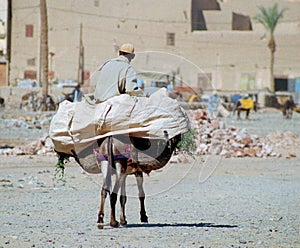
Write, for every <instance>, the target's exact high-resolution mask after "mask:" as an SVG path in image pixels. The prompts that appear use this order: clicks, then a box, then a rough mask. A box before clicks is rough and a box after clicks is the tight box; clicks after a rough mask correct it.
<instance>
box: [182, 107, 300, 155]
mask: <svg viewBox="0 0 300 248" xmlns="http://www.w3.org/2000/svg"><path fill="white" fill-rule="evenodd" d="M188 115H189V118H190V121H191V127H192V129H194V130H195V131H196V137H195V140H196V147H197V150H196V153H197V154H199V155H206V154H212V155H221V156H223V157H226V158H229V157H259V158H265V157H280V156H281V154H280V153H276V152H274V150H273V147H274V146H277V145H280V146H282V145H283V144H285V146H286V147H288V146H293V145H298V146H299V145H300V139H299V137H298V135H297V134H293V133H291V132H284V133H282V132H279V131H277V132H275V133H274V134H273V133H272V134H269V135H267V136H266V137H265V138H259V137H258V136H256V135H251V134H249V133H248V132H247V130H246V129H245V128H244V129H238V128H236V127H233V126H229V127H226V125H225V123H224V122H223V121H222V119H218V118H217V119H213V120H211V119H209V118H208V116H207V113H206V112H205V111H204V110H194V111H189V112H188ZM295 156H296V155H294V154H289V155H288V156H287V157H295Z"/></svg>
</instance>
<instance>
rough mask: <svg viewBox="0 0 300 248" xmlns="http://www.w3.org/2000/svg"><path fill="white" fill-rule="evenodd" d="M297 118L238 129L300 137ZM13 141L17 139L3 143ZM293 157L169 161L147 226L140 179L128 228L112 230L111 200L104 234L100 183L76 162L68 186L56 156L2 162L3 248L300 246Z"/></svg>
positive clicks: (157, 182) (298, 161)
mask: <svg viewBox="0 0 300 248" xmlns="http://www.w3.org/2000/svg"><path fill="white" fill-rule="evenodd" d="M268 115H272V114H268ZM299 116H300V115H299ZM299 116H296V117H295V119H293V120H289V121H286V120H285V121H286V122H284V121H283V120H282V119H281V116H277V118H278V119H277V121H275V122H270V121H268V120H266V119H265V116H264V115H263V114H262V113H258V114H257V115H253V116H252V120H250V121H240V122H237V121H234V120H231V122H232V123H233V124H235V125H238V126H241V127H247V126H249V127H250V128H252V129H253V131H255V130H256V131H257V132H259V133H261V135H262V134H263V133H266V132H268V133H269V131H270V130H273V129H274V128H275V127H277V125H278V123H284V124H282V125H278V127H279V128H282V129H281V130H283V129H286V130H291V131H293V132H295V133H297V132H298V133H299V132H300V130H299ZM270 123H271V124H270ZM249 124H254V125H249ZM258 125H259V126H260V128H259V127H258ZM270 125H271V126H270ZM272 125H273V126H272ZM297 125H298V126H297ZM27 132H28V130H27ZM33 132H35V131H33ZM39 132H40V131H39ZM7 134H10V135H11V136H10V137H12V138H14V137H15V136H13V135H16V134H15V132H12V131H10V132H9V131H7V130H1V135H0V136H2V137H4V138H6V137H8V136H7ZM17 135H18V137H22V135H21V132H19V133H18V134H17ZM41 135H42V133H41ZM0 138H1V137H0ZM26 138H31V139H32V137H30V135H27V136H26ZM15 140H17V139H15ZM21 140H22V139H21V138H20V141H21ZM297 151H298V153H297ZM294 152H296V153H297V157H296V158H291V159H286V158H285V157H281V158H265V159H262V158H221V157H219V156H217V157H214V156H209V157H202V159H197V161H190V162H189V163H169V164H168V165H166V166H165V167H164V168H163V169H162V170H159V171H155V172H151V174H150V176H149V177H148V176H145V192H146V210H147V214H148V217H149V224H141V223H140V221H139V202H138V198H137V188H136V184H135V179H134V177H128V181H127V191H128V196H129V197H128V201H127V221H128V226H127V227H126V228H111V227H109V225H108V223H109V204H108V202H107V204H106V213H105V221H106V226H105V227H104V229H103V230H98V229H97V227H96V220H97V211H98V207H99V199H100V197H99V191H100V187H101V178H102V177H101V175H88V174H85V173H82V171H81V168H80V167H79V166H77V165H76V164H75V163H74V162H71V163H70V164H68V165H67V169H66V178H67V181H66V182H65V183H63V182H57V181H56V180H54V165H55V163H56V157H54V156H53V157H51V156H0V180H1V182H0V196H1V205H0V212H1V213H0V223H1V225H0V247H72V248H73V247H205V248H206V247H214V248H215V247H300V236H299V226H300V217H299V206H300V195H299V192H300V154H299V148H297V147H296V148H295V147H294Z"/></svg>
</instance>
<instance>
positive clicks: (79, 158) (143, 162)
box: [57, 131, 181, 229]
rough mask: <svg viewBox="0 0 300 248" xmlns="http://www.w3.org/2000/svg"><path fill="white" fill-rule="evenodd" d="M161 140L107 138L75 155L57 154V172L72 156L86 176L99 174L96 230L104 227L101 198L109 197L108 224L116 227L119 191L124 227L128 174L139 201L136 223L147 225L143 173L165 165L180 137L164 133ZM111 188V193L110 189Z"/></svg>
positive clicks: (103, 203) (125, 137)
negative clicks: (101, 183) (136, 188)
mask: <svg viewBox="0 0 300 248" xmlns="http://www.w3.org/2000/svg"><path fill="white" fill-rule="evenodd" d="M164 133H165V137H164V138H161V139H146V138H139V137H131V136H129V137H128V136H122V135H118V136H114V137H112V136H110V137H107V138H103V139H99V140H97V141H96V142H95V143H93V144H91V145H90V146H88V147H85V148H84V149H82V150H81V149H80V150H81V151H80V152H79V153H77V152H75V151H74V150H72V151H71V152H72V153H73V155H70V154H65V153H62V152H57V155H58V163H57V166H58V168H59V169H62V171H64V161H65V160H66V159H67V160H68V158H69V157H74V159H75V161H76V162H77V163H78V164H79V165H80V166H81V167H82V168H83V169H84V170H85V171H87V172H88V173H92V174H99V173H102V175H103V185H102V188H101V194H100V195H101V197H100V198H101V201H100V208H99V212H98V220H97V225H98V228H99V229H102V228H103V227H104V205H105V199H106V197H107V196H108V195H109V196H110V208H111V211H110V212H111V213H110V225H111V226H112V227H118V226H119V222H118V221H117V220H116V202H117V197H118V192H119V190H120V188H121V195H120V203H121V215H120V222H121V223H120V224H121V225H122V226H126V225H127V221H126V215H125V204H126V201H127V197H126V188H125V185H126V178H127V176H128V175H135V177H136V181H137V186H138V191H139V199H140V220H141V222H146V223H147V222H148V217H147V215H146V210H145V192H144V189H143V173H146V174H149V173H150V172H151V171H152V170H157V169H160V168H162V167H163V166H165V165H166V164H167V163H168V162H169V160H170V158H171V156H172V154H173V152H174V150H175V148H176V147H177V146H178V143H179V142H180V140H181V135H180V134H178V135H176V136H175V137H173V138H171V139H169V137H168V133H167V132H166V131H165V132H164ZM113 174H115V175H116V178H115V182H114V185H113V184H112V180H111V177H112V175H113ZM111 189H112V190H111Z"/></svg>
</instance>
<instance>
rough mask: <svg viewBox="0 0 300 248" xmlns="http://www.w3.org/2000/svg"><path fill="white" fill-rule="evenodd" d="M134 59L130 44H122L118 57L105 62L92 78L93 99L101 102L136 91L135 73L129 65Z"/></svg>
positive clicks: (132, 48)
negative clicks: (94, 87) (93, 83)
mask: <svg viewBox="0 0 300 248" xmlns="http://www.w3.org/2000/svg"><path fill="white" fill-rule="evenodd" d="M134 57H135V54H134V47H133V45H132V44H129V43H127V44H123V45H122V46H121V47H120V49H119V56H118V57H117V58H114V59H110V60H108V61H106V62H105V63H104V64H103V65H102V66H101V67H100V69H99V70H98V71H97V72H96V74H95V75H94V76H93V78H92V81H94V82H95V84H96V89H95V93H94V98H95V100H96V102H103V101H105V100H107V99H109V98H111V97H113V96H117V95H120V94H124V93H129V92H133V91H135V90H137V89H138V87H137V79H136V72H135V70H134V68H133V67H132V66H131V65H130V62H131V60H133V59H134Z"/></svg>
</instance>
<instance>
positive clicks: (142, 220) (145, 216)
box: [141, 215, 148, 223]
mask: <svg viewBox="0 0 300 248" xmlns="http://www.w3.org/2000/svg"><path fill="white" fill-rule="evenodd" d="M141 222H143V223H148V217H147V215H143V216H141Z"/></svg>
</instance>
